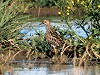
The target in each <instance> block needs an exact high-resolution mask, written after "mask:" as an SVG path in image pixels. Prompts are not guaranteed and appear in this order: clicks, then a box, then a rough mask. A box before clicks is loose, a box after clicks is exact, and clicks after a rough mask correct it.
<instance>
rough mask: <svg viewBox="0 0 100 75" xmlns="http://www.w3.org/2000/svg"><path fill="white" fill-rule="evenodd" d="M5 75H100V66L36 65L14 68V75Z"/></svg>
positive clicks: (9, 74)
mask: <svg viewBox="0 0 100 75" xmlns="http://www.w3.org/2000/svg"><path fill="white" fill-rule="evenodd" d="M4 75H100V65H98V66H86V67H74V66H72V65H61V64H34V66H33V67H32V68H31V69H29V68H28V67H25V68H23V69H22V68H21V67H14V72H13V74H11V73H8V72H5V73H4Z"/></svg>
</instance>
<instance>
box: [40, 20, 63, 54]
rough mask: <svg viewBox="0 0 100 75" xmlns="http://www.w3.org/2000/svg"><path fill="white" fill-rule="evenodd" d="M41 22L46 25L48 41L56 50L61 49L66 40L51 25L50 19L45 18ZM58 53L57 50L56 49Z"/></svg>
mask: <svg viewBox="0 0 100 75" xmlns="http://www.w3.org/2000/svg"><path fill="white" fill-rule="evenodd" d="M41 24H44V25H45V26H46V36H45V37H46V41H47V42H48V44H50V45H51V46H52V47H53V48H54V50H56V49H60V48H61V47H62V46H63V44H64V43H65V41H64V40H63V38H62V37H61V36H60V35H59V34H58V33H57V32H56V30H55V29H54V28H53V27H52V26H51V24H50V21H49V20H44V21H43V22H42V23H41ZM55 53H56V51H55Z"/></svg>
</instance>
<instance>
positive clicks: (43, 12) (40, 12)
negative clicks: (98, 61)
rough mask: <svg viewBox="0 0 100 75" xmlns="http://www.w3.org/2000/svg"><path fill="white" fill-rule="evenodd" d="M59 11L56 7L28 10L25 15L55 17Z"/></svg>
mask: <svg viewBox="0 0 100 75" xmlns="http://www.w3.org/2000/svg"><path fill="white" fill-rule="evenodd" d="M58 12H59V9H58V8H57V7H42V8H41V7H40V8H34V7H32V8H30V9H28V10H27V11H26V13H29V14H32V15H34V16H36V17H37V16H38V17H39V16H57V15H58Z"/></svg>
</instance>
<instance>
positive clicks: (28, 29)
mask: <svg viewBox="0 0 100 75" xmlns="http://www.w3.org/2000/svg"><path fill="white" fill-rule="evenodd" d="M40 23H41V22H29V23H27V24H25V25H23V29H22V30H21V33H22V34H24V35H25V36H24V39H27V38H30V37H31V36H32V35H34V34H35V33H36V31H37V32H39V31H43V32H44V33H45V32H46V28H45V26H39V24H40ZM70 24H71V25H73V26H72V29H73V30H74V31H75V32H76V33H77V34H78V35H79V36H82V37H84V38H85V37H87V35H86V33H85V32H84V30H83V29H82V28H77V25H75V22H74V21H73V22H71V23H70ZM51 25H52V26H58V27H60V29H62V30H64V29H68V26H67V25H66V24H65V23H64V22H61V21H60V20H52V21H51ZM88 26H89V22H88V23H87V25H85V26H84V27H85V29H86V30H87V29H88Z"/></svg>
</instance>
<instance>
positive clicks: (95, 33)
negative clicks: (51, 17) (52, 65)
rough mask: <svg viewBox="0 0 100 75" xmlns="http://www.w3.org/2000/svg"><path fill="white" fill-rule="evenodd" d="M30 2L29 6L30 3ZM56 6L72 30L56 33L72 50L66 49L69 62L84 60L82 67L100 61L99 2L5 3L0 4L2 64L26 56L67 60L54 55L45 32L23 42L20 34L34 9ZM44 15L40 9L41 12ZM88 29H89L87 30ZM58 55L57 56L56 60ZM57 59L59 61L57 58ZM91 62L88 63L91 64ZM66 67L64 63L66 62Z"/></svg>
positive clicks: (33, 0) (34, 0) (24, 0)
mask: <svg viewBox="0 0 100 75" xmlns="http://www.w3.org/2000/svg"><path fill="white" fill-rule="evenodd" d="M38 1H40V2H38ZM27 2H29V3H27ZM33 6H34V7H39V8H41V7H45V6H56V7H58V8H59V12H58V14H59V15H60V16H61V17H62V21H65V22H66V24H67V26H68V29H67V30H60V29H59V28H58V27H55V29H56V30H57V31H58V32H59V33H60V35H61V36H62V37H63V38H64V36H65V35H66V34H67V36H69V37H68V38H65V40H66V44H67V46H69V45H70V46H71V47H69V48H67V50H66V49H64V48H65V47H64V48H62V50H63V53H62V55H66V57H65V58H70V57H71V58H73V59H75V58H80V59H79V60H80V62H79V65H82V64H83V63H84V62H85V60H87V59H88V61H91V60H93V59H100V12H99V11H100V1H99V0H21V1H20V0H16V1H15V0H1V1H0V58H1V59H0V61H2V62H1V63H7V62H9V61H11V60H14V58H15V57H16V56H17V55H18V54H20V53H21V52H25V53H24V54H25V56H26V58H32V59H37V58H53V59H54V60H58V59H59V60H64V59H63V58H64V57H62V58H59V56H60V54H59V53H57V54H55V53H54V52H52V50H51V48H50V45H49V44H48V43H47V42H46V40H45V34H44V33H43V32H42V31H39V32H37V31H36V36H34V35H33V36H31V38H28V39H25V40H24V39H23V36H24V34H21V33H20V30H21V28H22V25H23V24H25V23H27V22H28V21H32V19H30V15H27V14H25V11H26V10H27V9H28V8H30V7H33ZM39 11H40V9H39ZM71 22H75V25H76V26H77V28H81V29H82V30H84V32H85V33H86V35H87V37H86V38H83V37H81V36H79V35H77V34H76V32H75V31H74V30H73V29H72V26H73V25H72V23H71ZM85 26H87V27H88V29H85ZM54 55H56V56H54ZM54 57H56V59H55V58H54ZM88 61H87V62H88ZM62 63H63V62H62Z"/></svg>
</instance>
